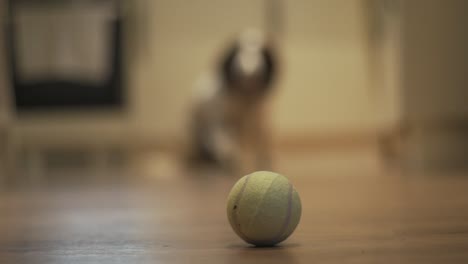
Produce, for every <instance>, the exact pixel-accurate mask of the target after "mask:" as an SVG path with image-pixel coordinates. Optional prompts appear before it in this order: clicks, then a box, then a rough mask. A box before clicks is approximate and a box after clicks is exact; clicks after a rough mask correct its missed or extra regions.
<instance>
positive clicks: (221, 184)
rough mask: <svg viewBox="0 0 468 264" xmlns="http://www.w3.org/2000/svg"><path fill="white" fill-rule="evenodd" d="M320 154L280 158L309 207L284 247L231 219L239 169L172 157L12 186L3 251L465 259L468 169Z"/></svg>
mask: <svg viewBox="0 0 468 264" xmlns="http://www.w3.org/2000/svg"><path fill="white" fill-rule="evenodd" d="M351 156H354V155H351ZM316 158H317V157H315V156H314V155H305V154H297V155H296V156H291V157H290V158H289V160H285V161H283V162H282V163H280V164H279V167H278V170H280V171H281V172H283V173H284V174H286V175H287V176H288V177H289V178H290V179H291V181H292V182H293V184H294V185H295V186H296V188H297V190H298V191H299V193H300V195H301V198H302V204H303V215H302V219H301V222H300V223H299V226H298V228H297V229H296V231H295V233H294V234H293V235H292V236H291V237H290V238H289V239H288V240H286V241H285V242H283V243H282V244H280V245H279V246H277V247H272V248H255V247H252V246H249V245H247V244H245V243H244V242H243V241H241V240H240V239H239V238H238V237H237V236H236V235H235V234H234V232H233V231H232V230H231V228H230V226H229V223H228V221H227V217H226V213H225V202H226V196H227V194H228V192H229V190H230V188H231V186H232V185H233V184H234V182H235V181H236V180H237V178H236V177H228V176H225V175H220V174H219V173H208V172H207V173H202V172H197V173H196V172H194V171H192V172H187V171H184V170H181V169H168V168H166V169H165V172H166V173H169V174H171V173H173V174H174V175H165V176H164V177H161V175H158V174H157V173H156V174H154V175H155V176H154V177H151V174H148V175H150V176H148V175H146V176H147V177H144V178H143V177H142V178H143V179H142V180H131V181H130V180H129V181H126V182H125V181H120V182H119V183H112V184H110V183H108V184H103V183H102V182H101V183H99V184H97V183H95V184H92V185H87V184H76V185H74V187H71V186H67V187H65V186H63V185H56V184H54V185H52V184H49V183H46V184H42V185H41V186H39V187H34V186H29V187H14V188H13V187H11V188H5V189H4V190H3V191H0V263H2V264H8V263H15V264H19V263H31V264H33V263H34V264H35V263H100V264H103V263H283V264H284V263H468V173H459V174H457V175H451V174H448V173H446V174H443V173H412V174H409V175H406V174H402V173H399V172H397V171H388V170H381V169H378V168H375V167H372V166H371V165H372V163H373V161H372V160H371V159H370V160H352V159H351V160H349V159H348V158H347V157H346V155H344V156H343V155H342V156H326V155H325V156H322V158H321V159H322V160H321V162H318V161H317V162H315V163H314V162H313V161H315V160H316ZM135 173H136V172H135ZM138 173H140V172H138ZM138 173H137V174H138ZM163 174H164V173H163ZM133 176H134V178H138V177H139V176H141V175H133Z"/></svg>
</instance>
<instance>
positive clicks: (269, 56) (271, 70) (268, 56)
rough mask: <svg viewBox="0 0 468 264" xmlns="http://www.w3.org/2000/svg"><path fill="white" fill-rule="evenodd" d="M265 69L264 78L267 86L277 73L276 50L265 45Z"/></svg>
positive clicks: (263, 52) (263, 51)
mask: <svg viewBox="0 0 468 264" xmlns="http://www.w3.org/2000/svg"><path fill="white" fill-rule="evenodd" d="M262 54H263V61H264V69H263V80H264V82H265V86H270V85H271V84H272V83H273V81H274V79H275V75H276V61H275V56H274V52H273V50H272V49H271V48H270V47H264V48H263V49H262Z"/></svg>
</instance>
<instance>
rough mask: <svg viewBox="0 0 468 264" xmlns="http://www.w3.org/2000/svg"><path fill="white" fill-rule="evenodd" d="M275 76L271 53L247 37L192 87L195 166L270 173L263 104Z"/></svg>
mask: <svg viewBox="0 0 468 264" xmlns="http://www.w3.org/2000/svg"><path fill="white" fill-rule="evenodd" d="M276 75H277V67H276V60H275V56H274V51H273V47H272V46H271V45H270V44H269V43H268V42H267V41H266V39H265V38H264V36H263V35H262V34H261V33H260V32H257V31H252V30H250V31H246V32H244V33H243V34H241V36H240V37H239V38H238V39H237V40H236V41H235V43H234V44H233V45H232V46H231V47H230V48H229V49H228V50H227V52H226V53H225V54H224V56H222V59H221V60H220V62H219V64H218V65H217V68H216V71H215V72H214V74H212V75H211V76H205V77H204V78H202V79H201V80H200V81H199V82H198V84H197V87H196V97H195V99H194V109H193V111H192V114H193V116H192V119H191V121H192V139H193V142H192V143H193V154H194V155H195V158H196V160H198V161H202V162H211V163H215V164H218V165H221V166H222V167H223V168H225V169H234V170H236V171H249V170H253V169H255V170H260V169H262V170H267V169H270V168H271V153H270V131H269V128H268V127H267V122H268V118H267V113H266V112H267V111H266V110H267V109H266V101H267V100H266V99H267V95H268V94H269V92H270V91H271V90H272V87H273V83H274V80H275V77H276Z"/></svg>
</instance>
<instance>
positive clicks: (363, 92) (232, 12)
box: [17, 0, 376, 140]
mask: <svg viewBox="0 0 468 264" xmlns="http://www.w3.org/2000/svg"><path fill="white" fill-rule="evenodd" d="M284 2H285V17H284V22H285V25H284V31H283V39H282V40H281V51H282V62H283V63H284V65H283V66H282V67H283V69H284V72H283V75H282V79H281V82H280V83H279V87H278V88H279V90H278V91H277V93H276V95H275V97H274V98H273V114H274V115H273V127H274V128H275V130H276V131H277V133H276V134H277V135H278V136H290V135H300V136H304V135H306V136H307V135H316V134H318V135H324V134H329V133H336V134H346V133H349V132H352V133H355V132H366V133H367V132H369V131H372V130H373V128H374V124H375V119H376V116H375V111H374V108H373V105H372V100H373V98H372V88H371V87H370V86H371V85H370V82H369V69H368V57H367V56H368V51H367V41H368V38H367V35H366V34H367V31H366V25H365V22H366V18H365V12H364V10H365V8H364V2H365V1H362V0H352V1H342V0H295V1H284ZM128 4H129V9H128V15H129V22H130V23H129V24H128V29H129V34H128V36H129V38H128V42H127V43H126V44H127V47H128V50H127V51H128V53H127V59H126V63H125V64H126V65H127V69H128V73H129V74H128V78H127V79H128V89H129V90H128V93H129V94H128V95H129V107H128V110H129V111H128V113H126V114H123V115H122V114H119V113H98V114H94V113H90V115H89V114H79V113H61V114H54V115H47V114H45V115H44V114H41V115H39V116H37V115H33V116H28V117H22V118H21V119H20V120H19V121H17V127H19V129H20V130H21V129H23V130H24V131H33V132H35V131H43V132H44V133H46V134H48V133H49V131H53V132H54V133H56V134H57V133H62V134H63V133H67V132H68V131H71V132H74V133H76V134H80V131H82V130H85V131H88V132H89V133H94V132H96V133H102V131H109V133H111V132H114V131H121V132H124V133H133V134H136V135H138V137H139V138H140V139H146V138H147V139H151V140H165V139H167V138H177V139H181V138H183V137H184V135H185V133H186V131H185V123H186V118H187V116H188V113H187V111H188V105H189V101H190V96H191V89H192V84H193V82H194V80H195V79H196V78H197V76H199V74H201V73H203V72H204V71H205V70H207V69H208V68H209V67H210V66H211V65H212V62H213V60H214V59H215V58H216V55H217V54H218V53H219V52H220V50H221V49H222V47H223V45H224V44H226V43H227V42H228V41H229V40H230V39H231V38H232V37H233V35H234V34H235V33H236V32H238V31H240V30H242V29H244V28H245V27H250V26H254V27H260V28H261V27H263V26H264V25H263V23H264V20H265V9H264V4H265V1H263V0H238V1H231V0H216V1H215V0H201V1H183V0H138V1H131V2H130V1H129V2H128ZM33 134H34V133H33Z"/></svg>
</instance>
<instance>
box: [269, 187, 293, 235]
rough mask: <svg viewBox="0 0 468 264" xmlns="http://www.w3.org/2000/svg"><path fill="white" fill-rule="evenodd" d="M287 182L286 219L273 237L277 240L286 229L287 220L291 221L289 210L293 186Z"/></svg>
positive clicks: (290, 209)
mask: <svg viewBox="0 0 468 264" xmlns="http://www.w3.org/2000/svg"><path fill="white" fill-rule="evenodd" d="M288 184H289V190H288V207H287V211H286V219H285V221H284V223H283V226H282V227H281V229H280V231H279V232H278V234H277V235H276V236H275V237H274V238H273V240H278V239H279V238H280V237H281V236H283V235H284V232H286V229H288V226H289V222H291V211H292V189H293V186H292V184H291V183H288Z"/></svg>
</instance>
